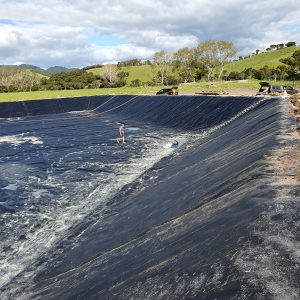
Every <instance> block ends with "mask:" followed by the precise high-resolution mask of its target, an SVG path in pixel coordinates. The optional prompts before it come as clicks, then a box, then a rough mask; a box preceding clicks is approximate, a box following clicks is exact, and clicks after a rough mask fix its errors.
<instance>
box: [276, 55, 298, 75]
mask: <svg viewBox="0 0 300 300" xmlns="http://www.w3.org/2000/svg"><path fill="white" fill-rule="evenodd" d="M280 62H282V63H284V64H286V65H287V66H288V69H287V74H288V75H289V77H290V78H292V79H293V80H294V79H295V78H296V77H299V76H300V51H295V52H294V53H293V55H292V56H291V57H287V58H284V59H281V60H280Z"/></svg>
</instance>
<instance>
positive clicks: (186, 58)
mask: <svg viewBox="0 0 300 300" xmlns="http://www.w3.org/2000/svg"><path fill="white" fill-rule="evenodd" d="M173 58H174V65H175V68H176V69H177V70H178V73H179V76H180V77H181V78H180V79H181V81H182V82H189V81H192V80H193V79H194V78H195V69H194V67H193V53H192V51H191V49H189V48H182V49H179V50H178V51H177V52H175V53H174V55H173Z"/></svg>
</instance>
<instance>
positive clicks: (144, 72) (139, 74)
mask: <svg viewBox="0 0 300 300" xmlns="http://www.w3.org/2000/svg"><path fill="white" fill-rule="evenodd" d="M102 70H103V69H102V68H93V69H88V70H87V71H88V72H91V73H93V74H95V75H101V74H102ZM122 71H124V72H128V73H129V75H128V77H127V78H126V85H130V83H131V81H133V80H135V79H139V80H141V81H142V82H147V81H152V79H153V77H154V76H155V75H156V74H157V72H158V69H157V67H155V66H150V65H142V66H130V67H122Z"/></svg>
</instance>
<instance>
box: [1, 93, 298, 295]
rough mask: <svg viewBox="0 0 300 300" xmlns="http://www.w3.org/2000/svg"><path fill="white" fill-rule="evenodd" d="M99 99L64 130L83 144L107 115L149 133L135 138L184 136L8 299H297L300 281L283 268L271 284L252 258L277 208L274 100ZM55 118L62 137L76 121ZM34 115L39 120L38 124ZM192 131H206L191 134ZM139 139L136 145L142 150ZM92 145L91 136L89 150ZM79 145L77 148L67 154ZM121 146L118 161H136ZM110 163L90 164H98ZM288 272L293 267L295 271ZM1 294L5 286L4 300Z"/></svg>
mask: <svg viewBox="0 0 300 300" xmlns="http://www.w3.org/2000/svg"><path fill="white" fill-rule="evenodd" d="M105 99H106V100H105V101H102V102H101V103H100V102H98V103H100V104H99V105H100V107H99V105H98V107H96V109H95V110H94V111H93V112H92V113H91V115H90V119H86V120H85V119H84V120H80V122H79V124H78V126H79V127H78V126H76V129H74V133H71V134H70V136H74V140H76V138H75V136H77V134H76V133H75V132H76V131H77V132H81V130H80V126H81V125H80V124H82V126H83V127H82V130H84V134H83V136H84V137H85V138H83V137H82V139H83V141H82V144H83V145H86V144H87V143H91V140H93V134H92V132H91V133H87V131H86V128H88V127H89V126H92V128H94V127H93V126H95V121H96V120H98V121H99V120H100V119H99V118H102V119H103V120H104V119H107V118H109V119H110V122H114V121H116V120H121V119H122V120H125V121H126V122H131V124H133V122H135V123H134V125H135V126H138V125H140V128H143V126H146V125H147V126H150V127H145V128H144V129H143V130H142V137H143V138H146V137H147V135H148V134H149V135H151V134H153V132H155V133H159V135H158V137H160V136H163V135H164V134H165V135H166V137H169V138H170V136H172V137H173V136H174V135H175V134H176V132H177V133H180V134H182V133H188V131H187V130H189V139H188V142H187V143H186V144H185V145H184V146H183V147H182V148H181V149H179V150H178V152H176V153H175V154H173V155H172V156H170V157H168V158H165V159H163V160H160V161H158V162H157V163H156V164H155V165H154V166H153V167H152V168H150V169H148V170H147V171H146V172H145V173H144V174H143V175H141V176H140V177H139V178H138V179H137V180H135V181H133V182H131V183H130V184H128V185H125V186H123V187H122V188H121V190H120V192H118V193H115V194H114V195H112V197H111V198H110V199H109V201H108V202H106V205H105V209H103V206H95V207H94V209H93V210H91V211H89V212H88V214H86V217H85V218H84V219H82V220H81V221H80V222H77V223H74V224H73V226H71V227H70V228H69V230H68V232H67V234H65V235H64V236H62V237H61V238H60V239H59V240H57V242H56V243H54V244H53V245H52V246H51V247H49V248H48V249H47V250H45V251H44V252H43V253H42V254H41V255H40V256H39V257H38V258H36V259H35V260H34V261H33V262H32V265H31V266H30V267H29V266H28V267H27V270H26V269H25V270H24V272H22V273H21V274H20V275H19V276H17V277H16V278H15V279H14V280H12V281H11V283H10V285H8V286H7V287H8V288H9V287H14V285H16V286H17V285H19V286H23V290H22V291H21V290H20V289H19V288H14V289H12V290H14V292H13V293H15V295H17V296H18V295H19V296H20V297H21V296H23V297H25V298H26V297H28V298H39V299H143V298H145V299H272V298H274V295H275V296H276V297H277V296H278V295H283V294H284V295H285V294H286V293H285V289H288V290H290V296H291V298H290V299H294V298H293V297H294V296H295V295H297V288H298V287H297V284H298V282H299V281H297V278H296V279H295V277H294V275H292V276H291V277H292V278H290V279H288V278H285V280H286V281H285V282H284V284H282V280H281V281H280V278H281V277H285V275H286V274H287V272H288V271H287V270H285V271H284V267H283V265H284V264H280V263H279V264H278V266H277V268H276V270H275V269H274V270H273V269H272V272H273V273H274V274H273V277H272V278H271V279H272V280H271V279H270V278H268V275H266V274H265V273H264V270H266V269H267V268H266V267H265V265H264V264H263V260H261V261H260V260H256V259H257V257H262V256H260V255H262V254H264V253H265V252H264V250H262V249H260V247H261V245H262V244H263V243H262V240H263V237H262V236H260V235H259V234H258V233H257V230H258V229H257V228H260V232H261V233H262V232H263V228H265V229H266V228H267V227H268V226H269V223H268V222H269V221H268V220H270V219H272V221H274V222H276V217H275V216H276V215H278V214H276V215H275V214H274V216H273V214H271V215H272V216H273V218H271V217H270V218H266V219H265V216H267V215H268V213H269V211H270V210H272V209H273V208H274V199H276V191H275V189H274V187H273V186H272V185H270V178H271V177H272V173H270V170H269V169H267V164H266V162H265V160H264V157H265V156H266V155H268V154H270V153H271V151H272V149H274V148H276V147H278V146H279V144H280V141H279V140H278V138H277V136H278V134H279V133H280V132H281V130H282V126H283V125H282V121H281V120H282V119H283V115H282V113H281V112H280V111H281V108H280V105H281V104H280V100H278V99H272V100H267V101H261V100H259V99H257V98H250V97H244V98H232V97H201V96H198V97H142V96H140V97H136V98H133V97H132V96H124V97H114V98H105ZM259 101H260V103H259ZM105 102H106V103H105ZM247 108H248V111H244V110H245V109H247ZM80 109H81V108H80ZM242 112H243V113H242ZM54 117H55V118H58V119H60V120H58V121H57V122H58V123H56V125H57V126H58V127H56V128H57V130H58V132H63V130H64V129H63V128H64V126H66V124H73V123H72V121H71V119H70V120H69V121H68V122H67V121H66V120H62V118H61V115H55V116H54ZM31 118H32V119H31V120H32V121H34V122H35V120H38V118H39V117H31ZM44 118H45V117H43V116H42V117H41V118H40V119H44ZM47 118H48V117H47ZM27 120H28V118H27V119H26V121H27ZM103 120H102V121H103ZM133 120H134V121H133ZM20 121H21V122H22V120H20ZM5 122H7V121H5ZM34 122H28V124H26V123H23V124H22V123H19V125H18V126H14V127H13V129H12V128H11V127H10V126H8V125H7V124H6V125H5V126H7V127H6V129H5V130H6V132H10V130H12V131H14V132H18V130H23V129H24V127H23V126H29V127H30V126H34V125H32V124H33V123H34ZM47 122H48V121H47ZM47 122H46V123H45V124H46V125H44V126H50V127H48V129H49V130H48V129H46V131H45V132H47V134H49V133H50V134H52V133H51V132H53V131H54V132H55V130H56V129H55V127H51V126H52V125H49V123H47ZM51 122H52V121H51ZM51 122H50V123H51ZM81 122H83V123H81ZM21 124H22V125H21ZM25 124H26V125H25ZM51 124H52V123H51ZM84 124H85V125H84ZM142 124H144V125H142ZM220 125H222V126H220ZM99 126H100V125H99ZM100 127H101V126H100ZM100 127H99V128H100ZM50 128H52V129H50ZM66 128H67V127H66ZM101 128H102V127H101ZM26 130H27V129H26ZM175 130H176V131H175ZM109 132H110V131H109V130H108V133H107V134H108V135H104V139H103V141H105V140H106V139H107V137H108V136H109V134H111V133H109ZM199 132H203V133H205V134H204V135H202V136H199V135H197V134H198V133H199ZM139 136H141V134H139ZM143 138H142V139H141V142H142V143H143V141H144V140H143ZM154 138H157V136H155V135H154ZM138 141H139V140H138ZM138 141H137V142H136V144H135V145H136V147H141V145H142V144H140V143H139V142H138ZM98 142H99V141H97V140H95V145H96V144H97V143H98ZM67 143H68V144H69V141H68V142H67ZM103 143H104V142H103ZM150 144H151V143H150V142H149V147H150ZM62 145H63V144H62ZM80 145H81V143H78V142H77V143H74V146H71V148H73V149H74V147H75V148H76V149H77V148H78V147H79V148H80V147H81V146H80ZM124 146H125V147H126V152H123V155H125V156H126V155H139V152H138V151H137V150H135V151H132V153H130V146H129V145H124ZM62 148H63V147H62ZM100 149H101V147H99V148H98V151H100ZM119 150H120V149H119ZM119 150H118V151H119ZM124 150H125V149H124ZM57 151H58V152H60V151H63V150H61V149H58V150H57ZM129 153H130V154H129ZM104 154H105V155H106V156H107V155H108V154H107V152H105V153H104ZM12 155H13V154H12ZM86 155H91V153H90V152H87V153H86ZM118 155H122V154H121V153H119V152H118ZM106 156H104V157H99V156H98V157H95V159H97V160H98V163H99V162H100V161H101V162H102V161H103V159H105V157H106ZM125 156H124V157H123V159H124V160H126V158H125ZM138 159H139V160H141V158H138ZM84 160H85V159H84ZM29 164H30V165H32V162H30V163H29ZM69 169H72V168H70V166H69V167H68V170H69ZM115 170H116V169H113V170H112V173H114V172H115ZM76 174H77V173H76ZM76 176H77V175H76ZM99 197H100V196H99ZM283 215H284V216H285V214H283ZM284 218H285V217H284ZM295 218H296V219H297V217H295ZM295 218H294V219H293V222H295V221H296V219H295ZM281 221H282V220H281ZM254 228H256V231H255V229H254ZM293 230H294V229H293ZM291 231H292V230H291ZM275 248H276V247H275ZM275 248H274V249H275ZM274 249H273V248H272V247H271V248H270V249H269V251H270V253H271V252H272V251H273V252H274V253H275V252H276V251H278V253H277V252H276V253H275V254H276V257H277V258H278V257H281V256H283V255H285V254H286V252H285V254H284V251H281V250H280V251H279V250H278V249H277V248H276V249H275V250H276V251H275V250H274ZM294 250H295V249H294ZM290 252H291V253H292V252H293V251H292V250H291V249H290ZM253 253H255V254H256V258H253V257H252V256H253ZM270 257H271V256H270ZM272 259H273V258H272ZM290 260H291V261H293V264H296V263H297V258H292V256H290ZM252 262H253V263H252ZM271 263H272V261H270V264H271ZM285 265H287V264H285ZM268 267H270V266H269V265H268ZM34 270H36V271H34ZM289 270H290V271H291V270H292V272H294V273H293V274H295V272H296V269H295V268H291V267H290V269H289ZM267 271H268V270H267ZM26 274H27V275H30V276H27V277H29V279H28V278H27V277H26ZM8 288H6V289H4V290H3V291H5V293H8V294H9V292H7V290H8ZM286 299H288V298H286ZM295 299H296V298H295Z"/></svg>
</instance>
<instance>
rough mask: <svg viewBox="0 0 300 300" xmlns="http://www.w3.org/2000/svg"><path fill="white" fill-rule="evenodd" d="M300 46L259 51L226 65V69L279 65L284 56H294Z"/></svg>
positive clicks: (235, 69) (233, 70)
mask: <svg viewBox="0 0 300 300" xmlns="http://www.w3.org/2000/svg"><path fill="white" fill-rule="evenodd" d="M299 50H300V47H299V46H293V47H286V48H282V49H279V50H273V51H269V52H265V53H259V54H256V55H252V56H251V57H249V58H245V59H242V60H239V61H234V62H231V63H229V64H228V65H226V66H225V68H224V70H226V71H227V72H228V73H230V72H242V71H243V70H244V69H247V68H253V69H257V70H258V69H260V68H262V67H264V66H266V65H267V66H269V67H271V68H272V67H275V68H276V67H277V66H279V65H282V63H281V62H280V61H279V60H280V59H282V58H286V57H289V56H292V54H293V53H294V52H295V51H299Z"/></svg>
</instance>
